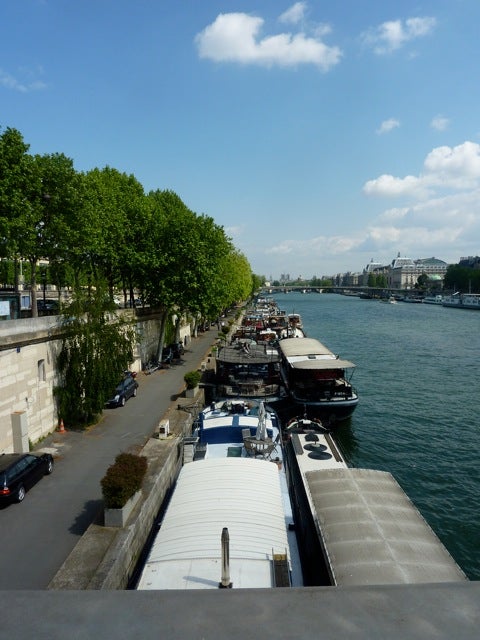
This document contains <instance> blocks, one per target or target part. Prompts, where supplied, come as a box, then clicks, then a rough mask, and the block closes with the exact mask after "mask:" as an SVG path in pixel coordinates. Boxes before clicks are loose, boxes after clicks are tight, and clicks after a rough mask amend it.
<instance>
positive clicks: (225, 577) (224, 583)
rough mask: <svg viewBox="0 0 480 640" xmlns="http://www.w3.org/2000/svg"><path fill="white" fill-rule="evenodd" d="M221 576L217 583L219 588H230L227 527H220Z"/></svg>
mask: <svg viewBox="0 0 480 640" xmlns="http://www.w3.org/2000/svg"><path fill="white" fill-rule="evenodd" d="M221 542H222V578H221V580H220V582H219V584H218V587H219V589H231V588H232V583H231V582H230V536H229V534H228V528H227V527H223V529H222V540H221Z"/></svg>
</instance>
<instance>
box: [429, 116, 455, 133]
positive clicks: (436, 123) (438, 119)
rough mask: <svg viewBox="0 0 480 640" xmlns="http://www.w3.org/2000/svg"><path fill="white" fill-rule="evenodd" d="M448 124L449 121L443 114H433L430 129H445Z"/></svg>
mask: <svg viewBox="0 0 480 640" xmlns="http://www.w3.org/2000/svg"><path fill="white" fill-rule="evenodd" d="M449 124H450V121H449V119H448V118H444V117H443V116H440V115H439V116H435V117H434V118H433V119H432V121H431V123H430V126H431V127H432V129H436V130H437V131H445V129H446V128H447V127H448V125H449Z"/></svg>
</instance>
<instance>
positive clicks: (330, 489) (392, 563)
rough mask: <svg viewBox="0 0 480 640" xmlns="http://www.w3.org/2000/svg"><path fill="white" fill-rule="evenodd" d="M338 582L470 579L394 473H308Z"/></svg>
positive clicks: (410, 582) (335, 471)
mask: <svg viewBox="0 0 480 640" xmlns="http://www.w3.org/2000/svg"><path fill="white" fill-rule="evenodd" d="M306 479H307V483H308V488H309V490H310V496H311V499H312V502H313V508H314V513H315V515H316V518H317V520H318V525H319V528H320V536H321V538H322V540H323V545H324V549H325V550H326V553H327V555H328V558H329V561H330V566H331V569H332V573H333V575H334V579H335V583H336V584H337V585H341V586H347V585H348V586H352V585H380V584H418V583H439V582H456V581H459V580H460V581H462V580H465V575H464V574H463V572H462V571H461V569H460V568H459V567H458V565H457V564H456V563H455V561H454V560H453V558H452V557H451V556H450V554H449V553H448V551H447V550H446V549H445V547H444V546H443V544H442V543H441V542H440V540H439V539H438V538H437V536H436V535H435V533H434V532H433V531H432V529H431V528H430V527H429V526H428V524H427V523H426V521H425V520H424V519H423V517H422V516H421V514H420V512H419V511H418V510H417V509H416V508H415V506H414V505H413V504H412V502H411V501H410V499H409V498H408V496H407V495H406V494H405V493H404V491H403V490H402V489H401V487H400V486H399V485H398V483H397V482H396V480H395V479H394V478H393V476H392V475H391V474H390V473H387V472H383V471H372V470H368V469H327V470H325V471H309V472H307V473H306Z"/></svg>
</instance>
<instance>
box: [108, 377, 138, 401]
mask: <svg viewBox="0 0 480 640" xmlns="http://www.w3.org/2000/svg"><path fill="white" fill-rule="evenodd" d="M137 389H138V382H137V381H136V380H135V378H134V377H133V376H131V375H128V376H125V378H124V379H123V380H122V381H121V382H120V383H119V384H118V385H117V387H116V389H115V391H114V392H113V395H112V397H111V398H110V399H109V400H108V401H107V405H108V406H109V407H123V406H124V405H125V402H126V401H127V400H128V399H129V398H131V397H132V396H134V397H135V396H136V395H137Z"/></svg>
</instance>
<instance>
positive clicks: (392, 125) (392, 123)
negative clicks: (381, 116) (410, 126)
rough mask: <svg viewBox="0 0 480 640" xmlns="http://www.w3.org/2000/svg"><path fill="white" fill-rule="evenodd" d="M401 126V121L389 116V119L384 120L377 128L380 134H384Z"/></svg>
mask: <svg viewBox="0 0 480 640" xmlns="http://www.w3.org/2000/svg"><path fill="white" fill-rule="evenodd" d="M399 126H400V122H399V121H398V120H396V119H395V118H389V119H388V120H384V121H383V122H382V124H381V125H380V127H379V128H378V129H377V133H378V134H379V135H382V134H384V133H388V132H389V131H392V130H393V129H396V128H397V127H399Z"/></svg>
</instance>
